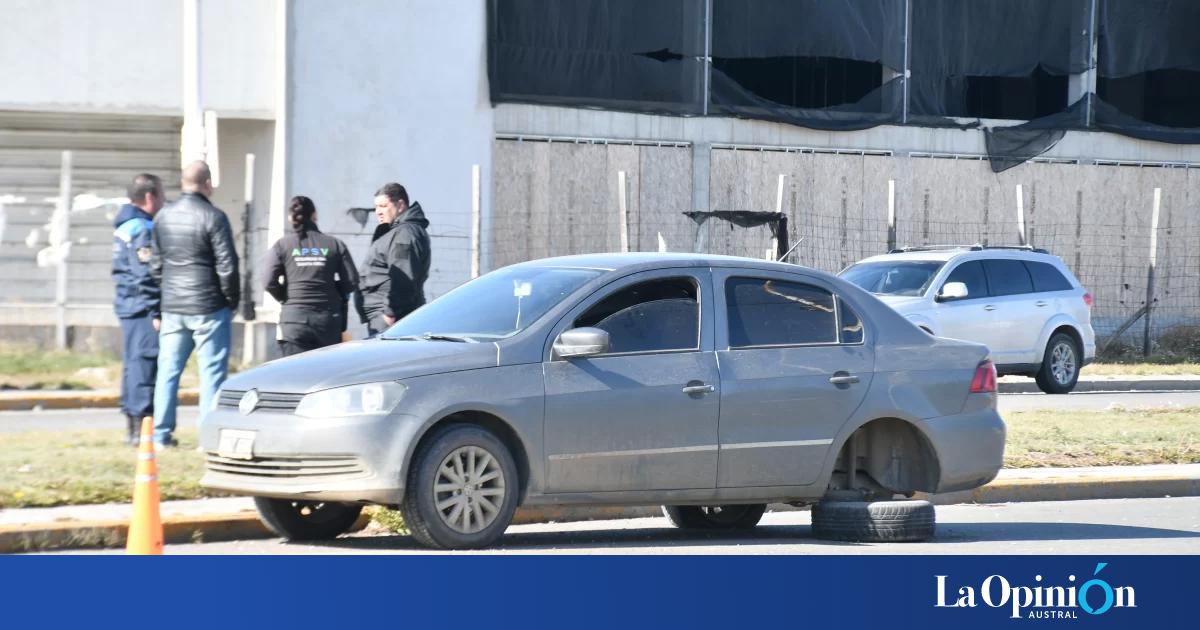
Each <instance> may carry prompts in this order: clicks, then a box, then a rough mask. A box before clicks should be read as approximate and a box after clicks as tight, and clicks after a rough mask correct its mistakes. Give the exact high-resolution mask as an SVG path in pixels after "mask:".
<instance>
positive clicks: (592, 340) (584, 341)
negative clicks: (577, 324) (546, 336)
mask: <svg viewBox="0 0 1200 630" xmlns="http://www.w3.org/2000/svg"><path fill="white" fill-rule="evenodd" d="M606 352H608V331H605V330H600V329H599V328H572V329H571V330H567V331H563V334H561V335H559V336H558V340H557V341H555V342H554V353H555V354H557V355H558V356H560V357H563V358H568V359H569V358H573V357H590V356H595V355H597V354H604V353H606Z"/></svg>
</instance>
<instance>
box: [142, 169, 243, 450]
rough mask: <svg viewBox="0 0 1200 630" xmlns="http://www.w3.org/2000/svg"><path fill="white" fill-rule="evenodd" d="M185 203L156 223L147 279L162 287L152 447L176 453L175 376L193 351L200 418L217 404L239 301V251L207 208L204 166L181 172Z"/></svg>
mask: <svg viewBox="0 0 1200 630" xmlns="http://www.w3.org/2000/svg"><path fill="white" fill-rule="evenodd" d="M180 184H181V187H182V189H183V196H181V197H180V198H179V200H178V201H175V202H173V203H171V204H170V205H168V206H167V207H165V208H163V209H162V210H161V211H160V212H159V214H158V216H157V217H156V218H155V220H154V236H153V241H152V244H153V253H152V255H151V258H150V273H151V274H152V275H153V276H154V279H155V280H157V281H158V283H159V286H161V287H162V324H161V328H160V330H159V339H158V341H159V354H158V383H157V384H156V386H155V391H154V442H155V444H156V445H159V446H174V445H175V444H176V442H175V438H174V436H173V434H174V432H175V408H176V405H177V404H178V394H179V376H180V375H181V374H182V373H183V366H184V365H186V364H187V360H188V357H190V356H191V354H192V350H193V349H195V350H197V351H198V358H199V367H200V417H199V418H198V419H197V424H201V423H203V422H204V417H205V416H206V415H207V414H208V412H209V411H210V410H211V409H212V408H213V405H214V404H215V402H216V397H217V390H218V389H220V387H221V384H222V383H224V382H225V376H226V375H227V374H228V372H229V341H230V329H231V327H232V324H231V322H232V319H233V310H232V309H234V308H236V306H237V303H238V300H239V299H240V297H241V295H240V285H239V282H240V280H239V276H238V257H237V251H236V250H235V249H234V246H233V230H232V229H231V228H230V227H229V217H227V216H225V213H224V212H221V210H219V209H218V208H217V207H215V206H213V205H212V203H210V202H209V201H208V198H209V197H210V196H212V190H213V186H212V173H211V172H210V171H209V169H208V165H207V164H205V163H204V162H192V163H191V164H189V165H188V166H187V167H186V168H184V170H183V177H182V180H181V182H180Z"/></svg>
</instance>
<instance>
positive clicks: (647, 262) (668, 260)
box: [514, 252, 832, 277]
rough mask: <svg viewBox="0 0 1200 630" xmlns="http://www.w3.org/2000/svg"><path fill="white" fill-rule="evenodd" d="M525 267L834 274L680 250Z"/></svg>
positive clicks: (558, 259) (587, 256) (542, 261)
mask: <svg viewBox="0 0 1200 630" xmlns="http://www.w3.org/2000/svg"><path fill="white" fill-rule="evenodd" d="M514 266H521V267H558V268H572V267H573V268H579V269H596V270H599V271H622V272H625V271H642V270H647V269H660V268H664V267H740V268H745V269H762V270H770V271H783V272H789V273H797V272H803V273H807V274H812V275H819V276H823V277H832V276H831V275H830V274H827V273H825V272H823V271H820V270H817V269H812V268H810V267H804V266H802V265H793V264H791V263H782V262H774V261H770V260H759V259H757V258H744V257H741V256H721V255H718V254H689V253H676V252H630V253H604V254H578V255H574V256H557V257H554V258H540V259H538V260H531V261H529V262H523V263H518V264H517V265H514Z"/></svg>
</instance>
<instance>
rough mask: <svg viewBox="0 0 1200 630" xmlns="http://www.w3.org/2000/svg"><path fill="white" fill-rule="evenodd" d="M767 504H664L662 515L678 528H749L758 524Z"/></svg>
mask: <svg viewBox="0 0 1200 630" xmlns="http://www.w3.org/2000/svg"><path fill="white" fill-rule="evenodd" d="M766 510H767V506H766V505H763V504H761V503H759V504H755V505H664V506H663V515H664V516H666V517H667V520H669V521H671V524H672V525H674V526H675V527H678V528H680V529H707V530H715V529H750V528H751V527H754V526H755V525H758V521H759V520H760V519H761V518H762V515H763V512H765V511H766Z"/></svg>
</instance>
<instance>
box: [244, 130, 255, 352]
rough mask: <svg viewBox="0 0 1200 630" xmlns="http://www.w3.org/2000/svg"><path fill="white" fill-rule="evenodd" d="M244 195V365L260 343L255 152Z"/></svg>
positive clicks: (248, 159)
mask: <svg viewBox="0 0 1200 630" xmlns="http://www.w3.org/2000/svg"><path fill="white" fill-rule="evenodd" d="M243 196H244V197H245V199H246V204H245V206H244V207H243V208H242V259H243V260H245V261H246V264H245V265H243V266H242V303H241V310H242V365H250V364H252V363H254V349H255V347H256V346H257V345H258V340H257V338H256V336H255V333H256V332H257V327H256V325H255V323H254V319H255V317H256V313H255V310H254V254H253V251H252V250H253V243H254V229H253V226H254V154H253V153H247V154H246V182H245V189H244V190H243Z"/></svg>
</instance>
